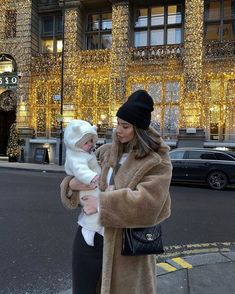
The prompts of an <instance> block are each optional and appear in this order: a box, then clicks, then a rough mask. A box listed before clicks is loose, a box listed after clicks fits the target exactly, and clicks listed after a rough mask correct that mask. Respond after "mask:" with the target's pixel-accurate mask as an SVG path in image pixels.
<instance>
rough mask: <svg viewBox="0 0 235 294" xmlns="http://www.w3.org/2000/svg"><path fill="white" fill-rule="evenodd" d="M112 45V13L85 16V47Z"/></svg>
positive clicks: (92, 48)
mask: <svg viewBox="0 0 235 294" xmlns="http://www.w3.org/2000/svg"><path fill="white" fill-rule="evenodd" d="M111 46H112V13H111V12H105V13H96V14H89V15H88V16H87V24H86V49H88V50H96V49H110V48H111Z"/></svg>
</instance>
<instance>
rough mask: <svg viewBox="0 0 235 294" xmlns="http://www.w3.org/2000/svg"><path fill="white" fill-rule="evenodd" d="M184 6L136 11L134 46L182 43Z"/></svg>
mask: <svg viewBox="0 0 235 294" xmlns="http://www.w3.org/2000/svg"><path fill="white" fill-rule="evenodd" d="M182 18H183V12H182V5H181V4H172V5H171V4H168V5H164V6H154V7H148V8H137V9H136V10H135V24H134V46H135V47H142V46H157V45H165V44H180V43H182V39H183V38H182Z"/></svg>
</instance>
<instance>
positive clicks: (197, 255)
mask: <svg viewBox="0 0 235 294" xmlns="http://www.w3.org/2000/svg"><path fill="white" fill-rule="evenodd" d="M225 262H235V243H234V242H221V243H204V244H189V245H181V246H169V247H166V248H165V253H164V254H162V255H159V256H157V257H156V267H157V276H161V275H165V274H169V273H171V272H175V271H177V270H182V269H187V270H190V269H192V268H193V267H197V266H202V265H208V264H215V263H225Z"/></svg>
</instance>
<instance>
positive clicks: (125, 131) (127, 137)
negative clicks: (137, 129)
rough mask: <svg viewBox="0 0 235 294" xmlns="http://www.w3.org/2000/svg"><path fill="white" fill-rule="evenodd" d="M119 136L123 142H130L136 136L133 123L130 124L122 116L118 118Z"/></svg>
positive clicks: (117, 129)
mask: <svg viewBox="0 0 235 294" xmlns="http://www.w3.org/2000/svg"><path fill="white" fill-rule="evenodd" d="M116 131H117V136H118V140H119V141H120V142H121V143H128V142H130V141H131V140H132V139H133V138H134V134H135V133H134V128H133V125H132V124H129V123H128V122H126V121H125V120H123V119H121V118H119V117H118V118H117V128H116Z"/></svg>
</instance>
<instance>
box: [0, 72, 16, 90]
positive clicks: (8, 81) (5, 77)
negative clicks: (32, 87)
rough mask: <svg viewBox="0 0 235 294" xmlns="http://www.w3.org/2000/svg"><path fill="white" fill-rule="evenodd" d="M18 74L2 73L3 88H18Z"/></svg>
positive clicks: (0, 80)
mask: <svg viewBox="0 0 235 294" xmlns="http://www.w3.org/2000/svg"><path fill="white" fill-rule="evenodd" d="M18 79H19V78H18V76H17V75H16V74H2V75H0V87H1V88H8V89H12V88H16V87H17V86H18Z"/></svg>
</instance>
